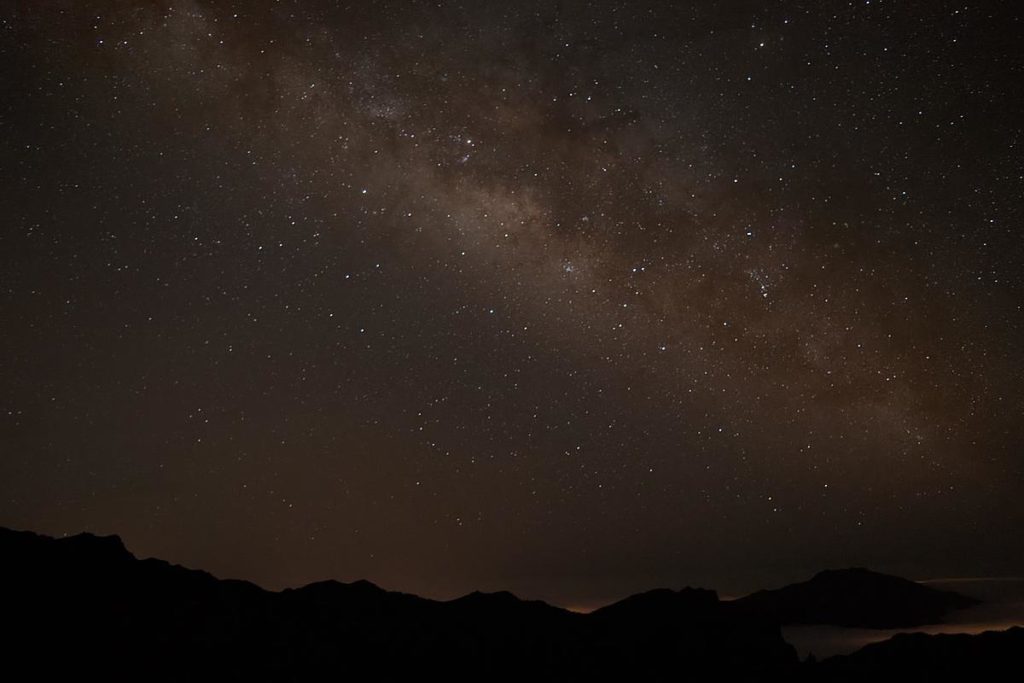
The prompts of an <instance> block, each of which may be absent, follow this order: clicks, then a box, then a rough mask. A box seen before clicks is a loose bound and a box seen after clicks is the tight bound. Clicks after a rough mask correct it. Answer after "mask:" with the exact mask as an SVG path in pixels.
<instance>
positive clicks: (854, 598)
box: [733, 568, 978, 628]
mask: <svg viewBox="0 0 1024 683" xmlns="http://www.w3.org/2000/svg"><path fill="white" fill-rule="evenodd" d="M976 604H978V600H975V599H974V598H969V597H967V596H965V595H960V594H959V593H953V592H951V591H940V590H936V589H934V588H929V587H928V586H924V585H922V584H919V583H915V582H914V581H908V580H907V579H903V578H900V577H898V576H888V575H886V574H879V573H877V572H872V571H869V570H867V569H862V568H855V569H836V570H828V571H823V572H820V573H818V574H816V575H815V576H814V578H812V579H810V580H809V581H804V582H803V583H795V584H793V585H790V586H786V587H784V588H779V589H777V590H762V591H758V592H756V593H753V594H752V595H748V596H746V597H745V598H740V599H739V600H736V601H734V602H733V605H734V606H735V608H736V610H737V611H738V612H739V613H741V614H756V615H758V616H761V617H764V618H767V619H770V620H772V621H775V622H777V623H780V624H829V625H832V626H850V627H861V628H910V627H913V626H923V625H924V624H938V623H941V622H942V620H943V618H944V617H945V616H946V614H948V613H949V612H952V611H954V610H958V609H964V608H965V607H971V606H972V605H976Z"/></svg>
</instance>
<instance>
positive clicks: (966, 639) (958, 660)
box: [803, 627, 1024, 683]
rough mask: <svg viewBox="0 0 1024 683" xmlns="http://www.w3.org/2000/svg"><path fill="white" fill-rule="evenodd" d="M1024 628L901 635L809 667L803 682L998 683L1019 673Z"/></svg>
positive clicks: (1023, 646)
mask: <svg viewBox="0 0 1024 683" xmlns="http://www.w3.org/2000/svg"><path fill="white" fill-rule="evenodd" d="M1022 653H1024V628H1020V627H1014V628H1011V629H1009V630H1006V631H988V632H985V633H980V634H978V635H966V634H962V633H957V634H937V635H927V634H924V633H899V634H896V635H895V636H893V637H892V638H890V639H888V640H885V641H882V642H880V643H872V644H871V645H866V646H864V647H863V648H861V649H860V650H857V651H856V652H854V653H852V654H849V655H838V656H835V657H829V658H828V659H826V660H824V661H822V662H820V663H816V664H810V665H805V668H804V672H803V673H804V676H805V680H814V681H830V682H832V681H834V682H836V683H839V682H845V681H878V680H892V681H995V680H1012V677H1013V676H1014V675H1020V674H1019V673H1018V674H1013V673H1012V672H1013V671H1018V672H1019V671H1020V664H1021V655H1022Z"/></svg>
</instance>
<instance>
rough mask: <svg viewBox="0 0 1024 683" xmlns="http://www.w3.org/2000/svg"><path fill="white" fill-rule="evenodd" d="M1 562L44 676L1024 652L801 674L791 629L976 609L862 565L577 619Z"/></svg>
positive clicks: (71, 542) (659, 597) (492, 596)
mask: <svg viewBox="0 0 1024 683" xmlns="http://www.w3.org/2000/svg"><path fill="white" fill-rule="evenodd" d="M0 558H2V560H3V561H2V562H0V601H2V602H0V604H2V605H3V608H4V618H5V620H6V622H5V623H6V624H7V626H8V627H9V628H8V629H7V632H8V633H9V635H8V636H7V639H6V640H5V641H3V643H2V646H3V651H2V655H3V661H4V664H5V665H6V668H7V669H8V670H24V671H27V672H31V673H32V674H33V677H34V678H38V679H41V680H50V679H55V678H58V677H65V676H69V675H74V676H75V677H82V676H86V677H99V678H101V679H102V680H133V681H134V680H156V681H179V680H182V681H183V680H188V681H197V680H218V681H219V680H242V679H247V680H274V681H279V680H283V681H304V680H314V679H315V680H321V679H323V678H324V677H328V678H340V679H354V680H375V681H392V680H395V681H397V680H409V679H411V678H424V677H428V678H433V677H438V678H441V679H443V680H449V681H470V680H472V681H481V680H487V681H511V680H531V681H556V680H557V681H604V680H609V681H611V680H615V681H621V680H638V681H670V680H671V681H678V680H687V679H690V680H694V679H695V680H729V681H755V680H756V681H773V680H819V679H820V680H864V679H865V677H867V678H870V679H872V680H874V679H879V678H887V677H890V676H889V675H888V674H889V673H890V672H907V673H911V672H915V671H917V670H918V668H917V666H918V664H920V665H921V667H923V668H921V669H920V670H928V671H932V670H934V671H963V672H973V673H977V672H979V671H982V672H984V671H994V670H996V669H992V668H991V666H995V665H996V664H998V665H1000V666H1001V665H1002V663H1005V662H1007V661H1010V659H1009V658H1012V657H1013V656H1015V655H1014V654H1013V653H1015V652H1019V651H1020V649H1019V648H1020V647H1021V646H1022V644H1024V643H1022V642H1021V641H1022V640H1024V637H1022V635H1024V630H1021V629H1015V630H1014V631H1012V632H1008V633H1007V634H996V635H991V634H984V635H983V636H978V637H976V638H971V637H968V636H963V637H956V638H954V639H947V638H946V637H928V636H920V637H917V636H915V637H913V638H903V637H898V638H894V639H893V640H892V641H888V642H887V643H883V644H880V645H873V646H870V647H868V648H865V649H864V650H862V651H860V652H858V653H855V654H853V655H850V656H848V657H834V658H831V659H828V660H825V661H824V662H820V663H807V664H803V665H801V664H799V663H798V661H797V658H796V653H795V651H794V649H793V648H792V647H791V646H789V645H788V644H787V643H786V642H785V641H784V640H783V639H782V635H781V631H780V627H779V621H778V619H783V620H786V621H794V622H795V621H826V622H827V621H828V620H832V623H841V622H846V623H854V624H858V625H863V624H865V623H870V624H883V623H891V622H892V621H894V620H903V621H906V620H908V619H911V620H913V619H932V618H934V617H935V614H936V610H937V609H939V608H940V607H941V608H943V609H947V608H951V607H952V606H956V605H962V604H965V602H967V601H966V599H964V598H962V597H961V596H956V595H954V594H950V593H944V592H941V591H933V590H931V589H929V588H926V587H924V586H919V585H918V584H914V583H913V582H910V581H905V580H903V579H898V578H896V577H892V576H885V575H882V574H876V573H874V572H869V571H866V570H862V569H855V570H843V571H832V572H822V573H821V574H818V575H817V576H815V577H814V578H813V579H811V580H810V581H808V582H805V583H802V584H797V585H794V586H789V587H787V588H783V589H780V590H777V591H762V592H761V593H756V594H754V595H752V596H749V597H748V598H745V599H743V600H738V601H734V602H721V601H719V599H718V596H717V594H716V593H715V592H714V591H710V590H704V589H698V588H684V589H683V590H679V591H675V590H668V589H658V590H653V591H648V592H646V593H641V594H638V595H633V596H630V597H628V598H626V599H624V600H621V601H619V602H617V603H614V604H612V605H608V606H607V607H604V608H602V609H599V610H597V611H595V612H593V613H591V614H577V613H574V612H569V611H567V610H564V609H561V608H558V607H554V606H552V605H548V604H546V603H544V602H540V601H528V600H520V599H519V598H517V597H516V596H515V595H513V594H511V593H508V592H504V591H502V592H498V593H480V592H473V593H470V594H468V595H465V596H463V597H461V598H457V599H455V600H449V601H436V600H429V599H425V598H421V597H418V596H415V595H410V594H406V593H398V592H393V591H388V590H384V589H383V588H380V587H378V586H375V585H374V584H372V583H370V582H368V581H355V582H352V583H342V582H339V581H320V582H317V583H312V584H309V585H307V586H304V587H302V588H296V589H288V590H284V591H280V592H272V591H266V590H263V589H262V588H260V587H258V586H255V585H253V584H251V583H248V582H245V581H233V580H220V579H217V578H215V577H213V576H211V575H209V574H207V573H205V572H201V571H195V570H191V569H186V568H183V567H180V566H176V565H172V564H169V563H167V562H164V561H161V560H156V559H147V560H137V559H135V557H134V556H133V555H132V554H131V553H130V552H128V551H127V550H126V549H125V547H124V545H123V544H122V543H121V541H120V539H119V538H117V537H116V536H106V537H98V536H93V535H91V534H81V535H78V536H73V537H70V538H64V539H53V538H48V537H45V536H39V535H36V534H33V533H30V532H19V531H11V530H7V529H2V528H0ZM881 603H886V604H881ZM925 660H927V661H925ZM992 663H995V664H992ZM990 664H991V666H990ZM929 667H930V668H929ZM986 667H987V668H986Z"/></svg>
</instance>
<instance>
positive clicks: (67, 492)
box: [0, 0, 1024, 604]
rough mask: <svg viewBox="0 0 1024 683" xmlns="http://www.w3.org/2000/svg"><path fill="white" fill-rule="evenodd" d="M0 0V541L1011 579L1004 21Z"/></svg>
mask: <svg viewBox="0 0 1024 683" xmlns="http://www.w3.org/2000/svg"><path fill="white" fill-rule="evenodd" d="M0 8H2V13H0V63H2V64H3V67H2V68H0V82H2V84H3V92H4V93H5V97H4V98H3V100H2V101H0V126H2V128H0V130H2V133H3V134H2V135H0V179H2V183H3V188H4V191H3V192H2V193H0V215H2V216H3V223H4V227H3V230H2V231H0V320H2V321H3V322H2V329H3V333H2V334H0V352H2V358H3V360H2V361H0V389H2V392H0V396H2V404H0V408H2V410H0V451H2V458H0V482H3V483H0V522H2V523H4V524H8V525H12V526H20V527H24V528H33V529H36V530H39V531H43V532H46V533H73V532H77V531H80V530H83V529H89V530H93V531H98V532H107V533H119V534H121V535H122V536H123V537H124V538H125V540H126V542H127V543H128V545H129V547H132V548H133V549H137V550H138V551H139V553H141V554H142V555H156V556H160V557H167V558H168V559H171V560H173V561H176V562H181V563H184V564H187V565H190V566H196V567H202V568H204V569H208V570H210V571H212V572H214V573H216V574H218V575H223V576H233V577H241V578H248V579H252V580H255V581H257V582H260V583H262V584H263V585H266V586H269V587H281V586H286V585H298V584H301V583H305V582H309V581H313V580H317V579H322V578H326V577H335V578H339V579H343V580H353V579H356V578H367V579H370V580H373V581H375V582H378V583H380V584H381V585H384V586H386V587H389V588H395V589H399V590H405V591H409V592H417V593H420V594H425V595H432V596H453V595H457V594H461V593H465V592H468V591H469V590H473V589H487V590H497V589H508V590H513V591H515V592H517V593H519V594H522V595H524V596H527V597H538V598H544V599H548V600H551V601H554V602H556V603H560V604H582V603H592V602H594V601H597V602H600V601H602V600H607V599H612V598H616V597H620V596H621V595H624V594H626V593H629V592H631V591H635V590H640V589H645V588H651V587H654V586H661V585H665V586H681V585H684V584H693V585H706V586H712V587H717V588H720V589H722V590H724V591H725V592H730V591H746V590H752V589H755V588H758V587H762V586H765V585H770V584H773V583H776V582H778V581H781V580H792V579H799V578H802V577H803V576H804V575H807V574H809V573H812V572H813V571H816V570H817V569H820V568H822V567H825V566H843V565H851V564H855V565H867V566H872V567H874V568H878V569H881V570H890V571H894V572H900V573H904V574H907V575H909V576H914V577H920V578H926V577H932V576H949V575H988V574H1012V573H1015V572H1020V571H1022V570H1024V546H1022V545H1021V544H1020V542H1019V538H1018V534H1019V529H1020V526H1021V524H1022V523H1024V506H1022V504H1021V496H1022V494H1024V462H1022V451H1021V448H1022V433H1024V432H1022V429H1021V417H1022V414H1024V392H1022V389H1021V386H1022V385H1021V381H1020V379H1021V372H1020V368H1021V366H1022V362H1024V344H1022V339H1024V329H1022V328H1024V310H1022V302H1024V279H1022V273H1024V270H1022V266H1024V249H1022V246H1021V240H1020V227H1021V218H1022V211H1021V209H1022V197H1024V164H1022V157H1021V149H1020V144H1021V137H1022V125H1024V99H1022V97H1021V95H1020V92H1019V91H1020V85H1019V84H1020V82H1021V78H1022V76H1024V53H1022V51H1021V48H1020V45H1019V40H1018V37H1019V35H1020V33H1021V30H1022V28H1024V26H1022V22H1021V18H1020V16H1019V14H1020V13H1019V11H1018V9H1017V8H1015V5H1014V3H1009V2H980V1H973V2H959V3H945V2H895V1H882V0H874V1H871V2H863V1H862V2H822V3H792V2H768V3H762V2H744V1H740V0H737V1H733V2H686V3H682V2H681V3H643V2H641V3H614V2H601V3H598V2H594V3H582V2H579V3H577V2H564V3H563V2H514V3H492V2H472V3H458V2H380V3H370V2H349V3H345V2H327V1H319V0H315V1H310V2H297V1H296V2H288V1H280V2H271V1H269V0H259V1H255V2H245V3H240V2H237V3H232V2H212V1H210V2H207V1H200V0H168V1H167V2H143V3H120V2H102V1H96V2H70V1H64V2H61V1H57V2H47V3H17V2H4V3H2V4H0Z"/></svg>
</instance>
